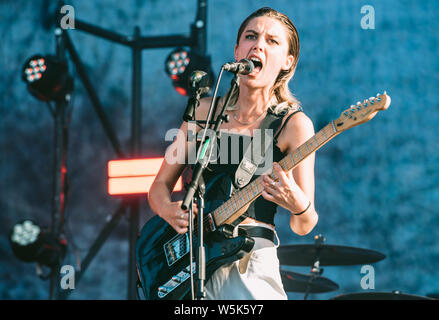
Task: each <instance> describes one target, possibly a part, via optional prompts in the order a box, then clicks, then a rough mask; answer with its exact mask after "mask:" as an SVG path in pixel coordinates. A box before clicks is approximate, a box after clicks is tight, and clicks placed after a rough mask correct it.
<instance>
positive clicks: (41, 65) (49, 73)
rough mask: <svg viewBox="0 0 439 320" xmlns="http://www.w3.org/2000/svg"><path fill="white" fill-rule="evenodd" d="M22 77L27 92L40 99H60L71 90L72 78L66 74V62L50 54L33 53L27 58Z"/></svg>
mask: <svg viewBox="0 0 439 320" xmlns="http://www.w3.org/2000/svg"><path fill="white" fill-rule="evenodd" d="M22 79H23V81H24V82H25V83H26V84H27V89H28V90H29V92H30V93H31V94H32V95H33V96H35V97H36V98H37V99H39V100H42V101H50V100H57V99H61V98H62V97H63V96H65V95H66V94H67V93H70V92H71V91H72V90H73V78H72V77H70V76H69V74H68V66H67V63H66V62H63V61H59V60H58V59H56V58H55V57H54V56H50V55H47V56H42V55H34V56H32V57H30V58H29V59H27V60H26V62H25V63H24V65H23V69H22Z"/></svg>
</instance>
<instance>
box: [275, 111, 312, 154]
mask: <svg viewBox="0 0 439 320" xmlns="http://www.w3.org/2000/svg"><path fill="white" fill-rule="evenodd" d="M292 112H293V111H291V112H289V113H288V114H287V115H285V117H284V121H286V119H287V118H288V117H289V115H290V114H291V113H292ZM313 135H314V124H313V122H312V120H311V119H310V118H309V117H308V116H307V115H306V114H305V113H304V112H296V113H295V114H294V115H293V116H292V117H290V118H289V119H288V122H287V123H286V125H285V127H284V129H283V130H282V132H281V134H280V136H279V139H278V141H279V147H280V148H281V150H282V149H283V150H287V149H289V150H293V149H295V148H297V147H298V146H300V145H301V144H302V143H304V142H305V141H306V140H308V139H309V138H311V137H312V136H313Z"/></svg>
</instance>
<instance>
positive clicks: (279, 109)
mask: <svg viewBox="0 0 439 320" xmlns="http://www.w3.org/2000/svg"><path fill="white" fill-rule="evenodd" d="M257 17H269V18H274V19H276V20H278V21H280V22H281V23H282V24H283V25H284V26H285V27H286V29H287V31H288V47H289V48H288V54H290V55H292V56H293V57H294V62H293V64H292V66H291V67H290V68H289V69H288V70H281V71H280V72H279V75H278V76H277V78H276V81H275V82H274V85H273V87H272V88H271V90H270V95H271V96H272V100H273V102H274V104H271V105H270V106H269V111H270V112H272V113H274V114H276V115H280V114H286V113H288V111H289V110H296V109H298V108H299V107H300V102H299V100H297V99H296V98H295V97H294V95H293V94H292V92H291V91H290V89H289V88H288V83H289V82H290V80H291V79H292V78H293V76H294V72H295V71H296V66H297V62H298V60H299V54H300V44H299V35H298V33H297V30H296V27H295V26H294V24H293V23H292V22H291V20H290V19H289V18H288V17H287V16H286V15H285V14H283V13H280V12H278V11H276V10H274V9H272V8H269V7H264V8H261V9H258V10H256V11H255V12H253V13H252V14H251V15H249V16H248V17H247V18H246V19H245V20H244V21H243V22H242V24H241V26H240V27H239V31H238V36H237V39H236V45H239V39H240V38H241V35H242V33H243V32H244V29H245V28H246V27H247V25H248V23H249V22H250V21H251V20H252V19H254V18H257ZM238 97H239V89H237V90H235V91H234V92H232V94H231V97H230V105H231V106H234V105H235V104H236V103H237V101H238ZM230 109H235V108H234V107H230V108H228V110H230Z"/></svg>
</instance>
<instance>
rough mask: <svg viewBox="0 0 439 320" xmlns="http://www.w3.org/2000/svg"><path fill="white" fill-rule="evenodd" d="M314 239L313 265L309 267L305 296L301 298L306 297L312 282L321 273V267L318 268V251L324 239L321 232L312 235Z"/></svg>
mask: <svg viewBox="0 0 439 320" xmlns="http://www.w3.org/2000/svg"><path fill="white" fill-rule="evenodd" d="M314 240H315V242H314V245H315V247H316V255H315V258H314V263H313V266H312V267H311V272H310V276H311V277H310V278H309V280H308V284H307V286H306V292H305V296H304V297H303V300H306V299H307V298H308V295H309V291H310V289H311V284H312V282H313V281H314V280H315V279H317V278H319V277H320V276H321V275H322V274H323V268H320V251H321V248H322V246H323V244H324V242H325V240H326V239H325V238H324V237H323V236H322V235H321V234H319V235H317V236H315V237H314Z"/></svg>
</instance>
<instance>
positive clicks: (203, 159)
mask: <svg viewBox="0 0 439 320" xmlns="http://www.w3.org/2000/svg"><path fill="white" fill-rule="evenodd" d="M223 71H224V67H222V68H221V72H220V75H219V77H218V83H217V85H216V89H215V93H214V95H213V99H212V102H211V104H210V108H209V112H208V115H207V119H206V127H205V128H206V129H208V128H209V124H210V117H211V113H212V110H213V105H214V103H215V100H216V93H217V89H218V85H219V82H220V79H221V75H222V72H223ZM237 87H238V72H236V73H235V75H234V77H233V79H232V81H231V89H230V91H229V92H228V94H227V96H226V99H225V101H224V105H223V107H222V110H221V113H220V114H219V115H218V117H217V119H216V121H215V123H214V128H213V131H214V132H215V137H219V135H220V131H219V129H220V126H221V124H222V122H223V121H226V122H228V117H227V116H224V113H225V110H226V107H227V105H228V103H229V101H230V98H231V93H232V92H234V91H235V90H236V89H237ZM206 132H207V130H204V133H203V137H202V139H201V143H200V147H199V150H198V151H197V161H196V163H195V166H194V170H193V172H192V181H191V183H190V184H189V186H188V189H187V192H186V195H185V197H184V199H183V203H182V205H181V208H182V209H183V210H187V209H188V208H189V207H190V204H191V202H192V200H193V199H194V196H197V197H198V200H199V205H200V207H199V208H198V239H197V240H198V254H197V261H196V270H197V299H198V300H203V299H204V298H205V297H206V292H205V290H204V283H205V280H206V250H205V247H204V224H203V221H204V212H203V208H204V192H205V185H204V180H203V177H202V175H203V172H204V170H205V169H206V167H207V165H208V164H209V161H210V157H211V155H212V152H209V154H208V155H207V156H206V151H207V150H212V148H213V146H214V143H213V141H212V140H211V138H210V137H208V138H206ZM191 209H192V207H191V208H190V210H189V211H191ZM190 219H191V217H190ZM189 223H191V222H189ZM194 231H195V230H194ZM190 266H191V268H190V269H191V271H190V272H191V274H192V261H190Z"/></svg>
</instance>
